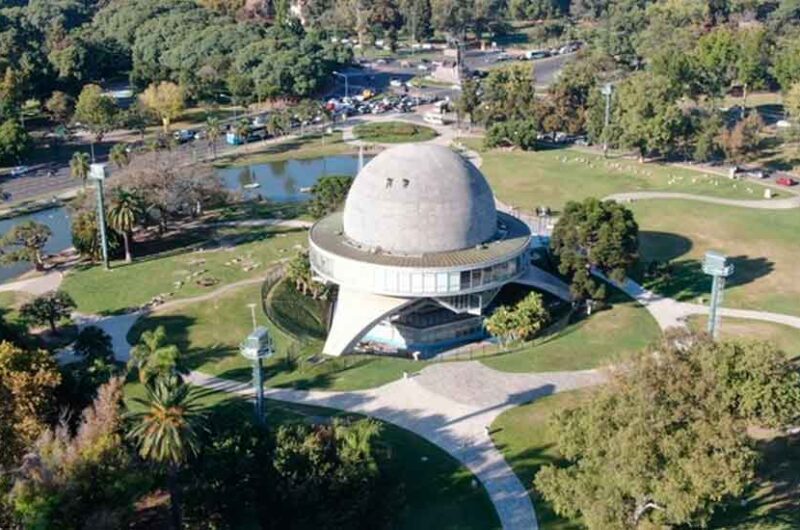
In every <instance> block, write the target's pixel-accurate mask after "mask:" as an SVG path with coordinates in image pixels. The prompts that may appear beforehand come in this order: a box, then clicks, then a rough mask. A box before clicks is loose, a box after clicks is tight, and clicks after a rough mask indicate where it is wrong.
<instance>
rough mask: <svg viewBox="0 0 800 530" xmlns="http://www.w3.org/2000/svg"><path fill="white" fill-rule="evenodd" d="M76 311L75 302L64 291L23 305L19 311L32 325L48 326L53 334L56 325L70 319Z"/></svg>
mask: <svg viewBox="0 0 800 530" xmlns="http://www.w3.org/2000/svg"><path fill="white" fill-rule="evenodd" d="M73 309H75V301H74V300H73V299H72V297H71V296H70V295H69V294H67V293H66V292H64V291H51V292H49V293H45V294H43V295H41V296H37V297H36V298H34V299H33V300H31V301H30V302H27V303H25V304H23V305H22V307H21V308H20V310H19V313H20V315H21V316H22V318H24V319H25V320H27V321H28V322H31V323H32V324H37V325H44V324H48V325H49V326H50V330H51V331H52V332H54V333H55V332H56V324H58V322H59V321H61V320H63V319H65V318H69V317H70V314H71V313H72V310H73Z"/></svg>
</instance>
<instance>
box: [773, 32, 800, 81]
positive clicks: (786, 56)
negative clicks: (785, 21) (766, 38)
mask: <svg viewBox="0 0 800 530" xmlns="http://www.w3.org/2000/svg"><path fill="white" fill-rule="evenodd" d="M772 75H773V76H775V79H776V80H777V81H778V84H779V85H780V87H781V89H782V90H784V91H786V90H789V88H790V87H791V86H792V85H793V84H794V83H796V82H798V81H800V35H797V36H792V37H784V38H782V39H780V40H779V41H778V43H777V46H776V50H775V55H774V57H773V60H772Z"/></svg>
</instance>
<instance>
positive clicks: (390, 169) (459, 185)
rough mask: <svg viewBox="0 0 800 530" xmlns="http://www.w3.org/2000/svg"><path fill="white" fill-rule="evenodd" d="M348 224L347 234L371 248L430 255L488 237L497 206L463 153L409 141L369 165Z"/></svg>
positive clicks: (348, 207)
mask: <svg viewBox="0 0 800 530" xmlns="http://www.w3.org/2000/svg"><path fill="white" fill-rule="evenodd" d="M343 223H344V233H345V235H346V236H347V237H348V238H349V239H351V240H352V241H354V242H356V243H359V244H361V245H364V246H366V247H368V248H373V249H380V250H384V251H387V252H393V253H399V254H424V253H431V252H448V251H453V250H461V249H465V248H470V247H474V246H475V245H478V244H480V243H483V242H485V241H488V240H489V239H491V238H492V236H494V234H495V232H496V231H497V211H496V210H495V205H494V196H493V195H492V190H491V188H490V187H489V184H488V183H487V182H486V179H485V178H484V176H483V174H482V173H481V172H480V171H479V170H478V169H477V168H476V167H475V166H473V165H472V164H471V163H470V162H468V161H467V160H465V159H464V158H463V157H461V156H460V155H458V154H456V153H454V152H453V151H452V150H450V149H448V148H447V147H444V146H439V145H430V144H403V145H399V146H396V147H392V148H390V149H387V150H386V151H383V152H382V153H380V154H379V155H378V156H376V157H375V158H374V159H372V160H371V161H370V162H369V163H368V164H367V165H366V166H364V168H363V169H362V170H361V172H360V173H359V174H358V176H357V177H356V179H355V181H354V182H353V185H352V187H351V188H350V192H349V194H348V195H347V201H346V202H345V207H344V221H343Z"/></svg>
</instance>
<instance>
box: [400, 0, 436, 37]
mask: <svg viewBox="0 0 800 530" xmlns="http://www.w3.org/2000/svg"><path fill="white" fill-rule="evenodd" d="M399 7H400V12H401V13H402V15H403V25H404V28H405V30H406V33H408V35H409V37H411V40H413V41H415V42H420V41H423V40H425V39H427V38H429V37H431V36H432V35H433V29H432V27H431V0H400V4H399Z"/></svg>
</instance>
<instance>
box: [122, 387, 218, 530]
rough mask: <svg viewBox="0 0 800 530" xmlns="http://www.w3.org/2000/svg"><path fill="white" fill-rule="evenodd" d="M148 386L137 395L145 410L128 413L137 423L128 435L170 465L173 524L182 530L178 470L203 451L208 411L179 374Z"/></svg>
mask: <svg viewBox="0 0 800 530" xmlns="http://www.w3.org/2000/svg"><path fill="white" fill-rule="evenodd" d="M145 390H146V392H147V394H146V397H145V398H134V399H133V401H134V403H136V404H137V405H139V406H140V407H141V409H142V410H140V411H136V412H130V413H129V414H128V415H127V417H128V418H129V419H130V420H131V421H132V424H133V426H132V428H131V430H130V432H128V437H129V438H130V439H132V440H133V441H134V442H135V443H136V445H137V446H138V448H139V455H140V456H141V457H142V458H144V459H145V460H149V461H151V462H153V463H155V464H157V465H159V466H164V467H166V471H167V483H168V488H169V494H170V512H171V523H172V528H173V530H180V528H181V506H180V503H181V495H180V494H181V491H180V486H179V484H178V472H179V471H180V468H181V466H182V465H183V464H184V463H185V462H186V461H187V460H188V459H189V458H191V457H192V456H194V455H196V454H197V452H198V451H199V448H200V439H199V431H200V430H201V429H202V422H203V416H204V415H203V412H202V410H201V405H200V404H199V402H198V399H197V394H194V393H192V392H191V390H190V387H189V386H188V385H186V384H185V383H184V382H183V381H182V380H181V379H180V378H178V377H167V378H160V379H158V380H156V382H155V384H153V385H147V386H146V387H145Z"/></svg>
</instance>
